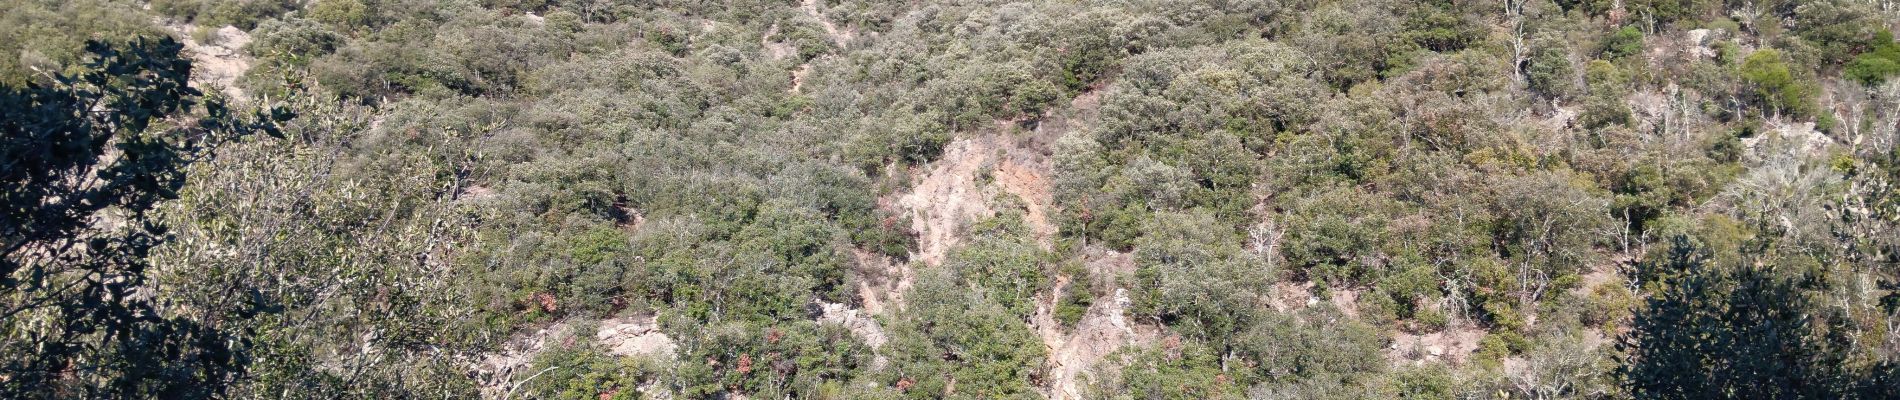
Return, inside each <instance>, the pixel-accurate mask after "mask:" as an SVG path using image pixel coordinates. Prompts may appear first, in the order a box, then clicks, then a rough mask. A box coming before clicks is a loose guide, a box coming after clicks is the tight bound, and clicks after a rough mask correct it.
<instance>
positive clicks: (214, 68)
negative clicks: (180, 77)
mask: <svg viewBox="0 0 1900 400" xmlns="http://www.w3.org/2000/svg"><path fill="white" fill-rule="evenodd" d="M158 23H159V24H160V25H163V26H165V27H166V28H167V29H170V30H171V31H172V32H173V33H176V34H178V37H179V39H180V40H181V41H183V42H184V44H185V49H186V50H187V53H189V54H190V55H191V66H192V70H191V84H192V86H193V87H197V88H199V89H215V90H217V91H219V92H221V93H224V95H225V97H229V98H232V99H245V98H248V97H246V96H247V94H246V93H245V92H244V89H241V88H238V87H237V79H238V77H242V76H244V73H245V72H248V71H250V70H251V64H252V63H253V62H254V61H256V60H253V59H251V56H250V55H247V54H244V46H246V45H249V44H250V43H251V34H250V33H247V32H244V31H243V30H241V29H238V28H237V27H233V26H225V27H223V28H218V29H216V30H213V31H211V34H210V35H209V36H210V38H211V39H212V40H210V41H209V43H200V42H198V39H197V38H195V37H193V35H192V32H194V31H197V30H198V26H196V25H191V24H176V23H170V22H168V21H164V20H160V21H158Z"/></svg>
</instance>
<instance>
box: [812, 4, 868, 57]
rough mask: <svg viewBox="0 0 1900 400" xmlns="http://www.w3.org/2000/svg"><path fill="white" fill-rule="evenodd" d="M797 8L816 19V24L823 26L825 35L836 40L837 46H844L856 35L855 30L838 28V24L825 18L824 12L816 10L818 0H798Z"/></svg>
mask: <svg viewBox="0 0 1900 400" xmlns="http://www.w3.org/2000/svg"><path fill="white" fill-rule="evenodd" d="M799 8H802V9H804V10H805V15H810V16H811V17H812V18H816V19H818V24H819V25H821V26H824V28H825V36H828V37H830V38H831V41H832V42H836V43H837V44H838V47H845V46H846V44H847V43H850V42H851V38H853V37H856V36H857V32H855V31H852V30H851V29H848V28H846V29H840V28H838V25H836V24H832V23H831V19H830V18H825V14H824V13H823V12H819V11H818V0H802V1H801V2H799Z"/></svg>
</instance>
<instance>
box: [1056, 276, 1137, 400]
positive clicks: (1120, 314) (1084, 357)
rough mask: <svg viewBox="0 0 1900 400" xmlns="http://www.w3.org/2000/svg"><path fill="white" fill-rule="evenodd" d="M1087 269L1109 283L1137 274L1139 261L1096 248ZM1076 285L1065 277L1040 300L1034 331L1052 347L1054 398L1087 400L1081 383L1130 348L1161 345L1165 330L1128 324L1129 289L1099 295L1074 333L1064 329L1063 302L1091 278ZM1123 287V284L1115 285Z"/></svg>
mask: <svg viewBox="0 0 1900 400" xmlns="http://www.w3.org/2000/svg"><path fill="white" fill-rule="evenodd" d="M1084 257H1085V258H1086V259H1087V261H1086V263H1085V264H1086V265H1087V267H1088V268H1087V270H1088V271H1089V275H1090V276H1092V277H1098V278H1103V279H1109V280H1110V281H1111V282H1112V277H1116V276H1122V275H1125V274H1131V273H1133V272H1134V269H1135V260H1134V257H1133V256H1132V255H1130V254H1128V253H1121V252H1115V251H1110V250H1106V249H1091V250H1089V251H1088V254H1087V255H1085V256H1084ZM1082 279H1083V280H1082V281H1079V282H1077V281H1075V280H1073V279H1070V277H1066V276H1065V277H1060V278H1059V279H1058V282H1057V285H1056V286H1055V288H1054V290H1052V291H1051V292H1050V293H1049V294H1048V295H1047V296H1043V297H1042V298H1041V299H1038V300H1037V302H1036V314H1035V315H1034V316H1033V317H1031V321H1030V322H1031V325H1032V326H1031V327H1032V328H1034V329H1035V331H1036V335H1038V336H1041V338H1042V341H1043V344H1044V345H1045V346H1048V350H1049V359H1048V363H1047V365H1048V366H1049V378H1050V379H1049V386H1048V387H1047V388H1046V390H1047V392H1048V395H1049V398H1051V399H1056V400H1061V399H1079V398H1082V392H1081V388H1080V385H1079V384H1080V383H1081V382H1082V380H1083V379H1084V378H1086V376H1087V375H1088V374H1091V373H1093V372H1094V371H1095V369H1096V367H1097V366H1100V365H1101V364H1102V362H1103V361H1104V360H1106V359H1107V358H1108V356H1109V355H1111V354H1114V353H1115V352H1116V351H1119V350H1121V349H1122V348H1125V347H1130V346H1146V345H1150V344H1153V343H1156V342H1157V341H1158V340H1159V338H1160V337H1161V330H1160V329H1159V328H1158V327H1153V326H1141V325H1136V324H1132V323H1130V322H1129V321H1128V318H1127V312H1128V307H1129V305H1130V303H1132V301H1131V300H1130V299H1129V298H1128V292H1127V290H1126V289H1123V288H1120V287H1115V290H1113V291H1111V292H1109V293H1104V294H1099V295H1095V296H1094V298H1093V301H1092V302H1091V303H1090V304H1089V308H1088V311H1087V312H1085V313H1084V314H1083V315H1082V319H1081V320H1080V321H1077V322H1076V324H1075V327H1074V328H1073V329H1066V330H1065V329H1064V328H1063V327H1062V326H1061V323H1060V322H1058V321H1057V320H1056V319H1055V312H1054V310H1055V307H1056V304H1057V300H1058V299H1061V298H1063V297H1064V296H1066V295H1067V294H1068V293H1069V292H1071V291H1076V290H1081V291H1087V290H1089V286H1090V285H1089V279H1090V278H1088V277H1083V278H1082ZM1109 286H1118V285H1113V284H1111V285H1109Z"/></svg>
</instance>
